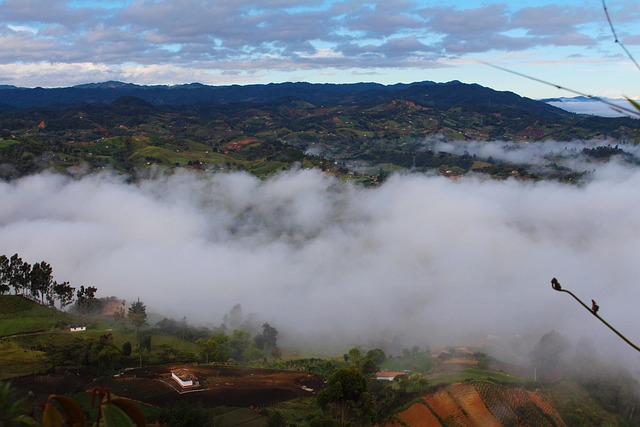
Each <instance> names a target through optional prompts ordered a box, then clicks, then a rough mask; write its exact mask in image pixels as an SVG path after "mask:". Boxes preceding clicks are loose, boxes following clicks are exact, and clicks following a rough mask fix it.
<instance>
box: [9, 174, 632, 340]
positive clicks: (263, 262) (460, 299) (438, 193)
mask: <svg viewBox="0 0 640 427" xmlns="http://www.w3.org/2000/svg"><path fill="white" fill-rule="evenodd" d="M638 186H640V173H638V170H631V169H626V168H622V167H620V166H616V165H613V164H611V165H608V166H605V167H603V168H601V170H599V171H597V172H596V173H595V174H594V175H593V181H592V182H590V183H588V184H586V185H584V186H580V187H578V186H567V185H563V184H558V183H552V182H539V183H531V182H529V183H525V182H519V181H516V180H507V181H491V180H483V179H479V178H471V177H469V178H464V179H462V180H458V181H451V180H448V179H446V178H442V177H429V176H424V175H397V176H393V177H391V178H390V179H389V181H388V182H386V183H385V184H384V185H383V186H381V187H380V188H376V189H362V188H358V187H354V186H352V185H349V184H345V183H342V182H339V181H336V180H335V179H333V178H330V177H327V176H325V175H322V174H320V173H318V172H316V171H306V170H305V171H292V172H289V173H285V174H282V175H279V176H277V177H274V178H272V179H269V180H267V181H264V182H263V181H259V180H257V179H255V178H253V177H251V176H248V175H245V174H218V175H214V176H212V177H208V178H203V177H201V176H197V175H192V174H189V173H184V174H178V175H175V176H171V177H166V178H161V179H153V180H147V181H142V182H140V183H139V184H135V185H134V184H127V183H124V182H122V181H120V180H119V179H118V178H116V177H113V176H111V175H108V174H103V175H95V176H87V177H84V178H82V179H79V180H72V179H69V178H66V177H62V176H59V175H52V174H41V175H37V176H30V177H26V178H23V179H21V180H18V181H15V182H12V183H2V184H0V200H2V204H0V253H4V254H7V255H11V254H13V253H15V252H17V253H19V254H20V255H21V256H22V257H23V259H25V260H26V261H28V262H31V263H33V262H38V261H40V260H46V261H47V262H49V263H50V264H51V265H52V266H53V269H54V276H55V278H56V279H57V280H58V281H63V280H64V281H70V282H71V284H72V285H74V286H76V287H79V286H80V285H85V286H86V285H92V286H97V287H98V289H99V292H98V293H99V296H110V295H116V296H118V297H121V298H125V299H127V300H128V301H132V300H134V299H136V298H138V297H140V298H141V299H142V300H143V301H144V302H145V303H146V304H147V306H148V307H149V309H150V310H151V311H160V312H163V313H164V314H168V315H173V316H175V317H182V316H187V318H188V320H189V321H192V322H204V323H207V324H219V323H220V322H221V320H222V317H223V315H224V314H225V313H227V312H228V311H229V310H230V308H231V307H232V306H233V305H234V304H237V303H240V304H242V306H243V308H244V311H245V313H257V318H259V319H261V320H264V321H269V322H270V323H272V324H274V325H275V326H276V327H277V328H278V329H280V330H281V331H282V333H281V335H282V339H283V340H284V341H285V342H286V341H287V340H289V342H292V341H294V340H297V342H301V341H302V337H306V338H307V339H312V340H314V341H315V342H316V344H318V343H320V342H323V343H324V344H326V345H334V346H345V345H358V344H366V345H371V344H378V345H413V344H418V345H421V346H422V345H426V344H430V345H439V344H443V343H448V344H470V343H475V342H478V340H479V339H480V338H481V337H486V336H487V335H488V334H491V335H496V336H499V337H501V338H502V339H507V338H512V337H515V336H517V335H520V336H522V335H534V336H537V337H538V338H539V336H540V335H541V334H542V333H545V332H548V331H550V330H557V331H561V332H564V333H575V334H576V335H578V336H581V335H583V334H584V335H593V336H596V337H598V336H600V337H603V338H602V339H604V340H609V339H611V337H609V335H608V333H607V332H606V331H604V330H603V327H602V326H601V325H600V324H598V323H597V322H595V321H594V320H593V318H592V317H591V316H589V314H588V313H585V312H584V310H583V309H582V308H581V307H579V306H578V305H577V304H575V303H574V302H573V301H571V300H570V299H569V297H568V296H566V295H564V294H557V293H556V292H554V291H553V290H552V289H551V286H550V279H551V278H552V277H557V278H558V279H559V280H560V282H561V283H562V284H563V285H564V286H565V287H567V288H570V289H571V290H573V291H574V292H576V293H577V294H578V295H580V296H582V297H583V298H584V299H586V300H589V299H590V298H595V299H596V300H597V301H598V303H599V304H600V306H601V314H602V315H603V316H604V317H605V318H607V319H608V320H609V321H610V322H611V323H612V324H614V325H616V326H618V327H619V328H620V329H621V330H622V331H625V332H627V333H632V332H633V331H635V330H636V329H637V320H638V319H637V312H638V311H637V301H638V300H639V298H640V290H639V289H640V288H638V287H637V286H636V283H637V279H638V277H640V263H639V262H638V259H637V258H638V254H639V253H640V240H639V239H638V238H637V236H638V234H639V233H640V202H639V201H638V199H637V198H635V197H632V196H630V195H633V194H635V192H636V191H637V188H638ZM320 338H323V339H326V341H319V339H320ZM631 338H632V339H633V338H636V339H637V338H638V337H631ZM607 342H609V341H607ZM607 345H609V344H607ZM611 346H612V348H617V349H619V350H620V351H622V352H624V349H622V348H621V347H623V346H624V343H621V342H620V343H618V342H617V341H615V340H613V339H611ZM338 348H340V347H338ZM342 349H344V347H342Z"/></svg>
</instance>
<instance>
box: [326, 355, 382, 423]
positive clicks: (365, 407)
mask: <svg viewBox="0 0 640 427" xmlns="http://www.w3.org/2000/svg"><path fill="white" fill-rule="evenodd" d="M318 404H319V405H320V407H321V408H322V409H323V411H325V414H326V415H328V416H329V417H331V418H333V419H335V420H338V421H339V422H340V423H341V424H342V425H347V424H348V423H356V425H369V424H370V420H371V418H372V415H373V412H374V410H373V399H372V397H371V394H370V393H369V392H368V391H367V380H366V378H365V377H364V375H362V373H360V371H359V370H358V369H356V368H355V367H350V368H339V369H337V370H336V371H335V372H334V373H333V374H332V375H331V376H330V377H329V380H328V381H327V385H326V387H325V388H324V389H323V390H322V391H321V392H320V393H318Z"/></svg>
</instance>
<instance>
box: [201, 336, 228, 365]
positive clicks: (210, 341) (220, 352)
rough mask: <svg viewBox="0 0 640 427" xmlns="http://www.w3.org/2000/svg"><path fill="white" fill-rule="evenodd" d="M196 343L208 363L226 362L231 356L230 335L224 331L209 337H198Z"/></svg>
mask: <svg viewBox="0 0 640 427" xmlns="http://www.w3.org/2000/svg"><path fill="white" fill-rule="evenodd" d="M196 344H197V345H198V347H200V353H201V355H202V356H203V358H204V359H205V360H206V362H207V363H209V362H224V361H226V360H227V359H228V358H229V351H230V350H229V337H228V336H227V335H225V334H223V333H222V332H218V333H217V334H214V335H213V336H211V337H209V338H198V339H197V340H196Z"/></svg>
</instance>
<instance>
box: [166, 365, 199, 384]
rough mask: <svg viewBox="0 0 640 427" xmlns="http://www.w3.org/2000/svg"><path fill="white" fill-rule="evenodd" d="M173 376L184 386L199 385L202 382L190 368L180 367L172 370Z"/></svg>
mask: <svg viewBox="0 0 640 427" xmlns="http://www.w3.org/2000/svg"><path fill="white" fill-rule="evenodd" d="M171 378H173V380H174V381H175V382H177V383H178V384H179V385H180V387H182V388H192V387H198V386H199V385H200V382H199V381H198V378H197V377H196V376H195V375H193V374H192V373H191V372H190V371H189V370H188V369H178V370H176V371H171Z"/></svg>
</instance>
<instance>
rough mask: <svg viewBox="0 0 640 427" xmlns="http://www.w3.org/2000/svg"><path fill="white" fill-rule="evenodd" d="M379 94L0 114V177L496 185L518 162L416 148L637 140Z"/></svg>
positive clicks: (497, 111)
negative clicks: (432, 174)
mask: <svg viewBox="0 0 640 427" xmlns="http://www.w3.org/2000/svg"><path fill="white" fill-rule="evenodd" d="M269 89H273V88H269ZM379 89H380V88H375V90H373V89H372V88H369V89H368V90H372V91H371V92H367V95H366V96H365V95H364V94H363V93H360V94H359V95H358V97H357V98H354V100H353V101H352V102H347V101H345V99H344V98H340V97H339V96H337V95H336V96H332V97H331V99H323V100H322V103H320V100H319V99H317V97H320V96H322V94H321V92H314V91H318V90H319V88H314V91H310V92H309V93H303V92H300V91H298V92H295V91H294V93H296V94H297V96H299V97H304V96H306V97H307V99H306V100H305V102H301V100H300V99H295V98H282V97H281V96H282V94H281V93H278V94H274V95H272V96H269V97H268V99H266V100H265V102H261V103H257V102H256V101H252V102H248V101H242V102H240V101H238V102H236V103H233V102H231V103H226V104H224V105H222V104H220V103H218V102H217V101H215V100H211V101H209V103H208V104H206V105H205V104H189V103H188V102H187V101H186V100H185V101H184V102H181V103H172V102H171V101H167V103H166V104H165V105H164V106H162V107H160V106H154V105H151V104H149V103H148V102H144V101H142V100H141V99H140V98H136V97H135V96H132V95H130V94H126V95H125V94H122V95H124V96H123V97H122V98H119V99H113V100H111V101H110V102H111V103H103V104H91V105H89V104H78V103H77V102H72V103H71V104H69V106H68V107H66V108H64V109H46V108H45V109H42V108H41V109H38V110H16V111H8V112H0V129H1V132H2V133H1V134H2V135H3V136H2V137H0V164H1V165H3V167H2V168H0V178H4V179H13V178H16V177H19V176H23V175H27V174H31V173H35V172H38V171H42V170H47V169H53V170H56V171H58V172H62V173H67V174H71V175H77V174H82V173H87V172H89V171H99V170H103V169H105V168H106V169H110V170H115V171H117V172H120V173H124V174H128V175H131V176H133V177H136V176H140V175H142V176H144V175H145V174H148V173H150V172H152V171H156V170H157V169H158V168H159V169H160V170H161V171H163V172H166V173H171V172H172V171H174V170H175V169H176V168H186V169H190V170H195V171H209V172H224V171H237V170H244V171H248V172H250V173H253V174H255V175H257V176H261V177H262V176H268V175H272V174H274V173H277V172H280V171H282V170H285V169H289V168H292V167H305V168H318V169H321V170H323V171H326V172H328V173H332V174H336V175H340V176H343V177H345V178H349V179H353V180H355V181H358V182H362V183H363V184H367V185H375V184H378V183H380V182H381V178H384V175H385V174H387V173H388V172H390V171H393V170H412V171H414V172H424V171H432V170H436V171H440V172H441V173H444V174H449V175H450V174H452V173H453V174H456V175H457V174H462V173H467V172H469V171H471V170H473V171H476V172H479V173H487V174H490V175H492V176H495V177H498V178H503V177H507V176H512V175H511V172H512V171H513V170H517V171H518V176H519V177H520V178H529V179H536V178H537V175H534V174H532V173H530V172H529V171H527V170H526V169H524V168H523V167H522V166H521V165H517V164H503V163H501V162H496V161H495V160H491V161H489V159H478V158H474V157H473V156H470V155H468V154H463V155H454V154H449V153H444V152H437V151H433V150H431V149H429V148H428V147H427V146H425V144H424V141H425V139H426V138H440V139H442V140H485V141H488V140H512V141H526V142H529V141H539V140H549V139H552V140H572V139H604V138H609V139H617V140H619V141H621V142H628V141H635V139H636V138H637V133H636V131H637V120H634V119H631V118H601V117H586V116H578V115H574V114H570V113H566V112H563V111H562V110H559V109H555V108H553V107H550V106H548V105H546V104H543V103H540V102H536V101H532V100H526V99H524V98H519V97H517V96H516V95H514V94H508V93H501V92H495V91H491V90H490V89H487V88H482V87H476V86H473V85H463V84H461V83H457V84H449V85H444V86H442V87H439V86H438V85H417V86H415V87H412V88H411V90H409V89H408V88H407V89H403V90H399V91H396V90H385V91H382V92H380V91H379ZM203 90H204V89H203ZM344 90H345V91H349V90H355V89H354V88H351V89H349V88H344ZM362 90H367V89H366V88H362ZM434 91H435V92H434ZM151 92H153V90H151V89H149V90H145V91H136V92H135V93H136V96H148V95H149V94H150V93H151ZM312 92H313V93H312ZM432 92H433V93H432ZM21 93H22V95H23V96H27V95H28V92H27V91H23V92H21ZM175 93H177V92H175ZM175 93H174V94H175ZM194 95H195V92H193V91H190V92H189V97H191V98H189V99H192V100H195V99H196V98H195V97H194ZM96 96H98V95H96ZM162 96H164V95H162V94H158V97H159V98H154V99H161V98H162ZM243 96H244V95H243ZM292 96H295V95H293V94H292ZM438 97H441V98H438ZM254 98H255V96H254ZM356 99H357V101H356ZM325 101H326V102H325ZM191 102H195V101H191ZM619 149H620V150H623V148H619ZM587 154H596V152H594V153H587ZM618 154H620V153H618ZM624 158H625V159H626V160H628V161H635V159H634V158H632V156H629V155H625V156H624ZM503 169H505V170H506V171H507V173H506V174H505V173H504V171H503ZM381 170H382V172H383V173H382V174H380V171H381ZM447 171H449V172H447ZM154 173H155V172H154ZM557 173H558V172H557V171H556V174H557ZM559 178H560V179H563V176H560V177H559Z"/></svg>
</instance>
